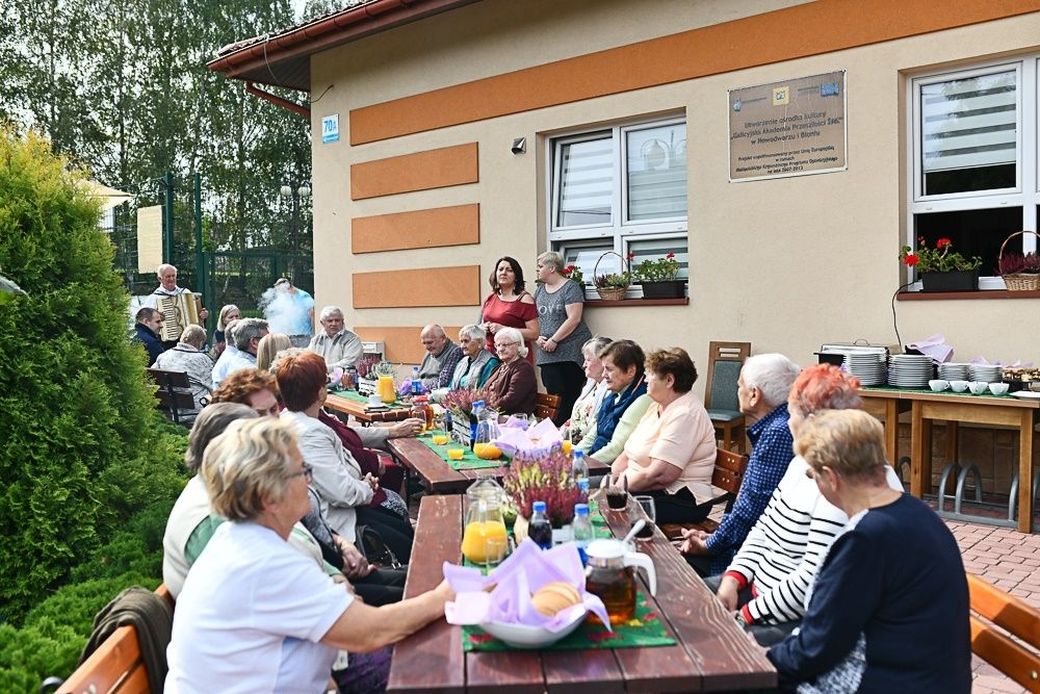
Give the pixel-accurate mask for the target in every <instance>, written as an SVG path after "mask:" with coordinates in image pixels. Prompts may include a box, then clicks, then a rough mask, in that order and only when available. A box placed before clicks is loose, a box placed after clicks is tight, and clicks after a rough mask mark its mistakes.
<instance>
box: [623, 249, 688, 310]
mask: <svg viewBox="0 0 1040 694" xmlns="http://www.w3.org/2000/svg"><path fill="white" fill-rule="evenodd" d="M679 268H680V266H679V261H678V260H676V258H675V253H668V254H666V255H665V256H664V257H663V258H656V259H653V258H648V259H646V260H644V261H643V262H641V263H639V264H638V265H636V267H635V271H634V273H633V274H634V275H635V276H636V278H638V279H639V284H641V285H643V298H644V299H681V298H682V297H683V295H684V294H685V293H686V292H685V289H686V282H685V281H684V280H681V279H678V277H679Z"/></svg>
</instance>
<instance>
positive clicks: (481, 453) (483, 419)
mask: <svg viewBox="0 0 1040 694" xmlns="http://www.w3.org/2000/svg"><path fill="white" fill-rule="evenodd" d="M501 433H502V432H501V430H500V429H499V427H498V412H496V411H495V410H492V409H490V408H486V407H485V408H481V412H480V415H478V419H477V436H476V438H475V439H473V453H474V454H476V456H477V457H478V458H483V459H485V460H497V459H499V458H501V457H502V451H501V450H500V449H499V448H498V446H496V445H495V444H494V443H492V441H494V440H495V439H497V438H498V437H499V435H500V434H501Z"/></svg>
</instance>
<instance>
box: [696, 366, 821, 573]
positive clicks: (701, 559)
mask: <svg viewBox="0 0 1040 694" xmlns="http://www.w3.org/2000/svg"><path fill="white" fill-rule="evenodd" d="M800 371H801V369H800V368H799V366H798V365H797V364H795V363H794V362H793V361H791V360H790V359H788V358H787V357H785V356H784V355H782V354H758V355H755V356H753V357H750V358H748V360H747V361H746V362H744V367H743V368H742V369H741V370H740V378H739V379H738V380H737V397H738V398H739V400H740V411H741V412H742V413H743V414H744V416H745V417H747V418H748V419H749V420H751V421H753V422H754V423H753V424H752V425H751V426H750V427H748V430H747V433H748V438H749V439H750V440H751V456H750V459H749V460H748V466H747V470H746V471H745V472H744V481H743V483H741V485H740V492H739V493H738V494H737V500H736V502H735V503H734V504H733V508H732V510H730V512H729V513H727V514H726V515H725V516H724V517H723V519H722V523H721V524H720V525H719V527H718V528H717V529H716V530H715V532H713V533H705V532H704V531H701V530H696V529H694V530H684V531H683V538H684V539H683V543H682V545H681V546H680V548H679V549H680V551H681V552H682V553H683V554H685V555H686V561H687V562H689V563H690V565H691V566H692V567H693V568H694V570H696V571H697V573H699V574H700V575H701V576H715V575H717V574H721V573H722V572H723V571H725V570H726V567H727V566H729V563H730V561H731V560H732V559H733V555H734V554H736V551H737V550H738V549H740V545H741V544H743V542H744V538H746V537H747V534H748V532H749V531H750V530H751V528H752V526H754V524H755V521H757V520H758V517H759V516H761V515H762V511H764V510H765V508H766V505H767V504H768V503H769V499H770V497H771V496H772V495H773V490H775V489H776V486H777V485H778V484H780V479H781V478H782V477H783V476H784V473H785V472H786V471H787V466H788V464H789V463H790V462H791V458H793V457H794V452H793V451H792V444H793V442H794V441H793V438H792V436H791V430H790V429H789V428H788V426H787V422H788V419H789V415H788V413H787V394H788V393H789V392H790V390H791V386H792V385H793V384H794V380H795V379H796V378H797V377H798V374H799V372H800Z"/></svg>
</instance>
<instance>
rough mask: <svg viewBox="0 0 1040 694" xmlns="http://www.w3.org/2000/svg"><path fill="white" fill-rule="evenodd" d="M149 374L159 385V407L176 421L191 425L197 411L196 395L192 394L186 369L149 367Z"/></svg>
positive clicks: (157, 397)
mask: <svg viewBox="0 0 1040 694" xmlns="http://www.w3.org/2000/svg"><path fill="white" fill-rule="evenodd" d="M148 375H149V376H151V378H152V380H153V381H155V384H156V385H157V386H159V390H157V391H155V397H156V399H157V400H158V401H159V408H160V409H161V410H163V411H164V412H166V413H167V415H169V417H170V419H172V420H173V421H174V422H176V423H178V424H184V425H185V426H191V424H192V422H194V421H195V415H196V414H197V412H196V410H195V397H194V396H193V395H192V394H191V384H190V383H189V382H188V374H187V373H185V372H184V371H165V370H163V369H148Z"/></svg>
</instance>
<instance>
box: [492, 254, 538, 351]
mask: <svg viewBox="0 0 1040 694" xmlns="http://www.w3.org/2000/svg"><path fill="white" fill-rule="evenodd" d="M488 283H489V284H490V285H491V289H492V292H491V293H490V294H488V297H487V298H486V299H484V307H483V309H482V310H481V313H480V323H481V325H482V326H483V328H484V329H485V330H487V349H488V351H489V352H491V353H492V354H494V353H495V333H496V332H498V331H499V330H501V329H502V328H516V329H517V330H519V331H520V334H521V335H522V336H523V338H524V344H525V345H526V346H527V350H528V352H527V360H528V361H531V359H532V355H533V354H534V350H532V349H531V341H532V340H534V339H536V338H537V337H538V308H537V307H536V306H535V305H534V297H533V296H531V295H530V294H529V293H528V292H527V290H525V289H524V271H523V269H522V268H521V267H520V263H518V262H517V261H516V259H514V258H510V257H509V256H508V255H507V256H503V257H501V258H499V259H498V260H497V261H495V270H494V272H492V273H491V277H489V278H488Z"/></svg>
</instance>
